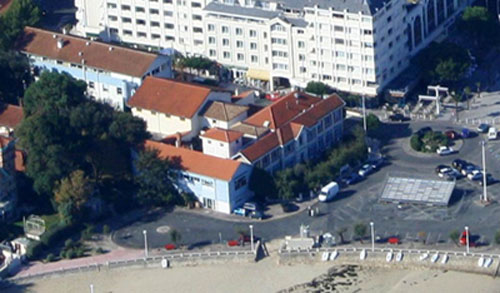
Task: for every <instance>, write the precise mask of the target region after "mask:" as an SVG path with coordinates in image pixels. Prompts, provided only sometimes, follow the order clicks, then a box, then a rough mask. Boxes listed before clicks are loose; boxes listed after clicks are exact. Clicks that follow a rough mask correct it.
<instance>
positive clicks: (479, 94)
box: [476, 81, 481, 99]
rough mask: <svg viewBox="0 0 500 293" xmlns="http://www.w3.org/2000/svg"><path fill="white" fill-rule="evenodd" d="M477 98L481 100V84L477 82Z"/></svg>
mask: <svg viewBox="0 0 500 293" xmlns="http://www.w3.org/2000/svg"><path fill="white" fill-rule="evenodd" d="M476 90H477V98H478V99H481V82H479V81H478V82H476Z"/></svg>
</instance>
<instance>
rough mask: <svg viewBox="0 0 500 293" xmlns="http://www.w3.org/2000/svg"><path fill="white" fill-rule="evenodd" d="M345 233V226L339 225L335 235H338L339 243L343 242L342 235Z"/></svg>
mask: <svg viewBox="0 0 500 293" xmlns="http://www.w3.org/2000/svg"><path fill="white" fill-rule="evenodd" d="M345 233H347V227H341V228H339V229H337V235H339V238H340V244H344V242H345V237H344V235H345Z"/></svg>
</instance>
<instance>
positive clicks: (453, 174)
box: [437, 167, 461, 180]
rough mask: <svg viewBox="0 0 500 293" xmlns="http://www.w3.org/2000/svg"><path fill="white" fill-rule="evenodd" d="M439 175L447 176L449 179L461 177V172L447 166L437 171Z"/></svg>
mask: <svg viewBox="0 0 500 293" xmlns="http://www.w3.org/2000/svg"><path fill="white" fill-rule="evenodd" d="M437 174H438V176H439V177H441V178H445V179H447V180H453V179H458V178H460V176H461V175H460V172H458V170H456V169H454V168H452V167H445V168H442V169H440V170H439V172H438V173H437Z"/></svg>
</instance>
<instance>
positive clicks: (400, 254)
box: [396, 251, 403, 262]
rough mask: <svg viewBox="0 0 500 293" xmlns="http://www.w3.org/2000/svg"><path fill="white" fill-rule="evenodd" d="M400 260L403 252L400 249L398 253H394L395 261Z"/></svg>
mask: <svg viewBox="0 0 500 293" xmlns="http://www.w3.org/2000/svg"><path fill="white" fill-rule="evenodd" d="M402 260H403V252H402V251H400V252H398V254H396V261H397V262H400V261H402Z"/></svg>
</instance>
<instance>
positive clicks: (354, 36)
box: [75, 0, 470, 96]
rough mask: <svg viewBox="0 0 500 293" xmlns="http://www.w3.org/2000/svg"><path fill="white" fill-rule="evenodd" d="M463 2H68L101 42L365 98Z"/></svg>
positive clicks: (442, 29)
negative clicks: (193, 57)
mask: <svg viewBox="0 0 500 293" xmlns="http://www.w3.org/2000/svg"><path fill="white" fill-rule="evenodd" d="M235 2H236V1H235ZM468 2H470V1H468V0H464V1H459V0H422V1H418V2H416V4H412V3H411V2H409V1H407V0H393V1H386V2H383V1H365V0H350V1H343V0H332V1H331V3H330V2H327V3H326V2H325V1H321V0H313V1H304V2H303V3H296V1H289V2H288V1H274V0H273V1H258V2H257V1H255V2H254V1H251V0H248V1H240V2H239V3H237V4H235V3H233V1H232V0H226V1H223V2H213V1H210V0H206V1H201V0H196V1H191V0H150V1H144V0H76V2H75V5H76V6H77V8H78V12H77V19H78V26H77V31H78V32H79V33H81V34H87V35H88V34H95V32H96V31H99V30H100V36H101V37H103V38H104V39H108V40H120V41H123V42H127V43H134V44H140V45H145V46H149V47H154V48H157V47H159V48H175V49H177V50H179V51H181V52H184V53H188V54H201V55H205V56H207V57H209V58H211V59H214V60H216V61H217V62H219V63H221V64H223V65H225V66H227V67H229V68H231V69H232V71H233V73H234V77H235V78H239V77H243V76H245V73H250V72H251V71H252V70H259V71H260V72H261V74H263V75H265V76H261V77H258V78H254V77H253V76H251V74H249V76H248V77H251V78H250V80H251V81H252V82H257V80H258V79H261V80H262V81H264V82H266V81H269V80H270V81H273V80H274V81H273V82H271V84H270V89H271V90H272V89H273V88H275V87H276V86H279V81H277V79H278V78H285V79H288V80H289V82H290V84H291V85H292V86H294V85H295V86H299V87H305V85H306V84H307V82H309V81H312V80H315V81H322V82H324V83H327V84H329V85H330V86H332V87H334V88H337V89H340V90H343V91H348V92H353V93H359V94H367V95H371V96H373V95H376V94H377V93H380V92H381V90H382V88H384V87H385V86H386V85H387V84H388V83H389V82H390V81H391V80H393V79H394V78H395V77H396V76H397V75H398V74H399V73H401V72H402V71H403V70H404V69H405V68H407V67H408V66H409V60H410V57H412V56H413V55H415V54H416V53H417V52H418V51H419V50H421V49H422V48H424V47H425V46H427V45H428V44H429V43H430V42H431V41H433V40H435V39H436V38H438V37H439V36H440V35H442V34H443V33H446V32H447V28H448V27H449V26H450V25H451V23H452V22H453V21H454V19H455V17H456V16H457V15H458V13H459V12H460V11H462V10H463V8H464V7H465V6H466V5H467V3H468ZM89 3H94V4H93V5H89ZM95 15H100V17H99V21H98V22H99V24H96V22H97V18H98V17H96V16H95ZM96 27H99V28H100V29H97V30H96V29H95V28H96ZM273 78H274V79H273ZM259 85H261V84H259Z"/></svg>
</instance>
